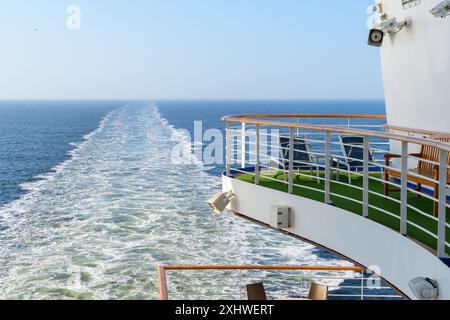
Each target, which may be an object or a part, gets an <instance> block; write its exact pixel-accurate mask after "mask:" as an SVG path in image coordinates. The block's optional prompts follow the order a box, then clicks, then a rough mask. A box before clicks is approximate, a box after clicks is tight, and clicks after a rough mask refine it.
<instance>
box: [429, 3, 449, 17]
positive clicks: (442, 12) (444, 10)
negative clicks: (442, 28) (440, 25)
mask: <svg viewBox="0 0 450 320" xmlns="http://www.w3.org/2000/svg"><path fill="white" fill-rule="evenodd" d="M430 13H431V14H432V15H433V16H435V17H436V18H446V17H447V16H448V15H450V0H444V1H442V2H441V3H439V4H438V5H437V6H436V7H434V8H433V9H431V10H430Z"/></svg>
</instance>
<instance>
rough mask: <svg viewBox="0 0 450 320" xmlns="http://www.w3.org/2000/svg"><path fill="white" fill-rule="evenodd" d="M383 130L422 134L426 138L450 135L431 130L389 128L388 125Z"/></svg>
mask: <svg viewBox="0 0 450 320" xmlns="http://www.w3.org/2000/svg"><path fill="white" fill-rule="evenodd" d="M384 128H385V129H387V130H394V131H401V132H407V133H418V134H423V135H426V136H437V135H450V133H448V132H443V131H431V130H422V129H415V128H408V127H400V126H391V125H389V124H386V125H385V126H384Z"/></svg>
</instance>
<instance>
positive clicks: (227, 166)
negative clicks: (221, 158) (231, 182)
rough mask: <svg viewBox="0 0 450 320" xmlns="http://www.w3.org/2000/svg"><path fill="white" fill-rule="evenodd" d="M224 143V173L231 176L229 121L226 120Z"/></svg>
mask: <svg viewBox="0 0 450 320" xmlns="http://www.w3.org/2000/svg"><path fill="white" fill-rule="evenodd" d="M226 136H227V138H226V145H227V152H226V154H227V156H226V175H227V177H229V176H231V122H229V121H227V129H226Z"/></svg>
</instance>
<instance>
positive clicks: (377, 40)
mask: <svg viewBox="0 0 450 320" xmlns="http://www.w3.org/2000/svg"><path fill="white" fill-rule="evenodd" d="M383 38H384V33H383V31H381V30H378V29H372V30H370V32H369V40H368V41H367V43H368V44H369V46H373V47H381V46H382V44H383Z"/></svg>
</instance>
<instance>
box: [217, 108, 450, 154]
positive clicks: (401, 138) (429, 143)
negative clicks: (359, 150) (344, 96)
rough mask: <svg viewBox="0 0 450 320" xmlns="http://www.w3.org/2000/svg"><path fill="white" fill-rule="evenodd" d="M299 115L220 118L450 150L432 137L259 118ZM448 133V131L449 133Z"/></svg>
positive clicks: (329, 116) (330, 115)
mask: <svg viewBox="0 0 450 320" xmlns="http://www.w3.org/2000/svg"><path fill="white" fill-rule="evenodd" d="M298 116H299V115H296V114H294V115H289V114H284V115H277V114H262V115H256V116H255V115H238V116H229V117H223V118H222V120H223V121H225V122H231V123H232V122H237V123H246V124H254V125H260V126H269V127H284V128H298V129H307V130H316V131H326V132H337V133H344V134H354V135H363V136H368V137H374V138H382V139H391V140H396V141H401V142H408V143H412V144H417V145H426V146H430V147H434V148H437V149H439V150H442V151H446V152H450V144H449V143H445V142H442V141H437V140H432V139H425V138H419V137H411V136H405V135H401V134H396V133H389V132H377V131H371V130H362V129H351V128H342V127H333V126H324V125H315V124H301V123H289V122H281V121H274V120H261V119H264V118H277V117H279V118H297V117H298ZM305 116H306V117H308V116H311V117H312V116H314V117H317V116H319V115H305ZM321 117H322V118H335V117H337V118H339V117H341V118H351V117H353V118H370V117H373V118H378V117H380V119H382V118H383V117H382V116H381V115H339V114H338V115H335V114H329V115H321ZM449 135H450V133H449Z"/></svg>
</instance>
